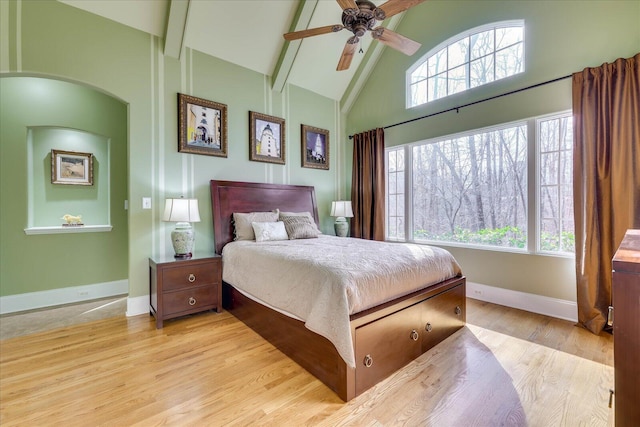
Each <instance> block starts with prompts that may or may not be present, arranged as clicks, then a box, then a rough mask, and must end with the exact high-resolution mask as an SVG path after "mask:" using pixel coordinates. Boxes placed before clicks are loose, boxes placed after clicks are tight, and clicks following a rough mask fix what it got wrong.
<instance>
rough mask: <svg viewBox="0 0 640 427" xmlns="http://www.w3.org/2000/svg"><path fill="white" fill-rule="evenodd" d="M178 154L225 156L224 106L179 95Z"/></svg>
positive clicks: (225, 127) (225, 112) (225, 122)
mask: <svg viewBox="0 0 640 427" xmlns="http://www.w3.org/2000/svg"><path fill="white" fill-rule="evenodd" d="M178 151H179V152H180V153H191V154H204V155H206V156H217V157H227V106H226V105H225V104H221V103H219V102H214V101H208V100H206V99H202V98H197V97H195V96H190V95H184V94H182V93H179V94H178Z"/></svg>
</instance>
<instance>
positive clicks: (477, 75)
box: [469, 55, 494, 87]
mask: <svg viewBox="0 0 640 427" xmlns="http://www.w3.org/2000/svg"><path fill="white" fill-rule="evenodd" d="M469 80H470V82H469V83H470V85H469V87H477V86H482V85H484V84H487V83H490V82H492V81H493V80H494V73H493V55H491V56H485V57H484V58H481V59H478V60H476V61H472V62H471V75H470V76H469Z"/></svg>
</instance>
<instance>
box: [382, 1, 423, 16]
mask: <svg viewBox="0 0 640 427" xmlns="http://www.w3.org/2000/svg"><path fill="white" fill-rule="evenodd" d="M424 1H426V0H389V1H388V2H386V3H384V4H381V5H380V6H378V7H377V8H376V10H375V12H374V13H375V14H376V19H377V20H378V21H384V20H385V19H386V18H389V17H391V16H393V15H396V14H398V13H400V12H404V11H405V10H407V9H409V8H412V7H413V6H417V5H419V4H420V3H422V2H424ZM380 11H383V12H384V14H380Z"/></svg>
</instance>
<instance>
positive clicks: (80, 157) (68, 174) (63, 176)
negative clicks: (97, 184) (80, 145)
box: [51, 149, 93, 185]
mask: <svg viewBox="0 0 640 427" xmlns="http://www.w3.org/2000/svg"><path fill="white" fill-rule="evenodd" d="M51 183H52V184H67V185H93V154H91V153H79V152H76V151H64V150H55V149H54V150H51Z"/></svg>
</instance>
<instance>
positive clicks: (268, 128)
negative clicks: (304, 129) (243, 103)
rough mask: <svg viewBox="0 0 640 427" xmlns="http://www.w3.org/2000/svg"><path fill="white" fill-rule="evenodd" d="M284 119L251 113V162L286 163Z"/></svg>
mask: <svg viewBox="0 0 640 427" xmlns="http://www.w3.org/2000/svg"><path fill="white" fill-rule="evenodd" d="M284 125H285V124H284V119H281V118H278V117H273V116H268V115H266V114H262V113H256V112H254V111H249V160H253V161H256V162H267V163H277V164H280V165H284V163H285V148H286V147H285V138H284V136H285V127H284Z"/></svg>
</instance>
